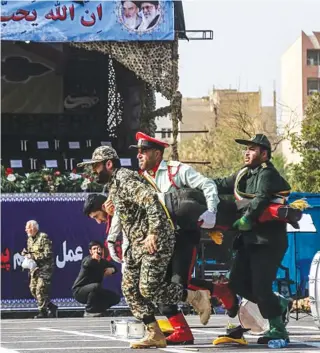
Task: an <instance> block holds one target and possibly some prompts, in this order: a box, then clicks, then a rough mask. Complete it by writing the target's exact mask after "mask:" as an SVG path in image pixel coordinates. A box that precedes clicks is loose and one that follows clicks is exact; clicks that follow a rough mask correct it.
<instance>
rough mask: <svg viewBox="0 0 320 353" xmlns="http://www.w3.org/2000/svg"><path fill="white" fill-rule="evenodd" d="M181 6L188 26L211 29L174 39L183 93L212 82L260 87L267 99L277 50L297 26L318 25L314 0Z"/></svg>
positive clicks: (193, 1) (274, 80)
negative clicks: (199, 37)
mask: <svg viewBox="0 0 320 353" xmlns="http://www.w3.org/2000/svg"><path fill="white" fill-rule="evenodd" d="M183 6H184V15H185V21H186V28H187V29H188V30H196V29H197V30H200V29H204V30H205V29H206V30H209V29H210V30H213V32H214V39H213V40H211V41H189V42H187V41H182V40H180V41H179V53H180V67H179V75H180V91H181V93H182V95H183V96H184V97H202V96H205V95H207V94H208V91H209V90H211V88H212V87H213V86H215V88H217V89H219V88H220V89H222V88H230V87H231V88H236V89H241V90H243V91H257V90H259V87H260V88H261V91H262V103H263V105H272V95H273V89H274V87H275V88H276V91H277V94H278V98H279V99H280V87H281V82H280V59H281V55H282V54H283V53H284V52H285V51H286V49H288V48H289V47H290V46H291V44H293V43H294V42H295V40H296V39H297V38H298V37H299V35H300V34H301V31H302V30H303V31H304V32H305V33H306V34H312V31H320V0H251V1H250V0H184V1H183ZM159 103H160V104H161V102H159ZM161 105H162V104H161Z"/></svg>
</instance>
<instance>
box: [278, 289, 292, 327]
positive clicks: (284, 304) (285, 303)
mask: <svg viewBox="0 0 320 353" xmlns="http://www.w3.org/2000/svg"><path fill="white" fill-rule="evenodd" d="M279 301H280V306H281V309H282V321H283V323H284V324H285V325H286V326H287V324H288V322H289V319H290V311H291V309H292V300H290V299H287V298H285V297H283V296H282V295H279Z"/></svg>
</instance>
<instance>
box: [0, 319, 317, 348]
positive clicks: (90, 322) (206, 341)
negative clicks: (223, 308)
mask: <svg viewBox="0 0 320 353" xmlns="http://www.w3.org/2000/svg"><path fill="white" fill-rule="evenodd" d="M115 319H116V320H119V319H120V318H119V317H117V318H115ZM124 319H128V318H124ZM111 320H112V318H110V317H105V318H61V319H42V320H35V319H4V320H1V347H2V348H0V352H1V353H15V352H21V353H27V352H39V353H50V352H53V353H54V352H60V351H61V352H63V353H74V352H81V353H93V352H94V353H120V352H123V353H129V352H132V350H130V349H129V340H126V339H118V338H117V337H114V336H113V335H112V334H111V331H110V321H111ZM187 320H188V322H189V324H190V325H191V327H192V331H193V334H194V336H195V344H194V345H193V346H183V347H182V346H179V347H167V348H164V349H152V352H160V351H164V352H173V353H187V352H189V353H190V352H200V353H208V352H213V351H215V350H219V351H220V350H221V351H224V352H232V351H237V350H241V352H242V353H247V352H250V353H255V352H259V353H263V352H266V351H269V352H270V349H269V348H268V347H267V346H264V345H257V344H256V343H255V342H256V340H257V336H254V335H251V334H248V335H246V338H247V340H248V341H249V345H247V346H239V345H233V346H230V345H228V346H227V345H224V346H221V345H219V346H213V345H212V340H213V339H214V338H216V337H217V336H218V335H220V334H222V333H224V332H225V326H226V324H227V322H228V318H227V317H226V316H224V315H213V316H212V317H211V319H210V322H209V324H208V326H201V324H200V322H199V318H198V316H187ZM232 322H234V323H238V321H237V320H232ZM287 328H288V330H289V332H290V338H291V342H292V343H290V344H289V346H288V347H287V348H284V349H281V352H292V353H298V352H299V353H302V352H303V353H309V352H317V351H320V329H318V328H317V327H316V326H315V323H314V321H313V319H312V317H306V318H303V319H301V320H299V321H295V320H294V319H291V321H290V323H289V325H288V327H287ZM135 351H136V352H142V351H143V352H145V351H146V350H135ZM278 351H279V350H276V349H273V352H278Z"/></svg>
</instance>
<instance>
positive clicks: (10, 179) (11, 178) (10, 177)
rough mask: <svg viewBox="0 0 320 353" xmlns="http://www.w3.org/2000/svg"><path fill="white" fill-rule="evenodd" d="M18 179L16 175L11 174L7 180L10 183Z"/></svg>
mask: <svg viewBox="0 0 320 353" xmlns="http://www.w3.org/2000/svg"><path fill="white" fill-rule="evenodd" d="M16 179H17V178H16V177H15V175H14V174H9V175H8V176H7V180H8V181H15V180H16Z"/></svg>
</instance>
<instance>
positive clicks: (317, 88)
mask: <svg viewBox="0 0 320 353" xmlns="http://www.w3.org/2000/svg"><path fill="white" fill-rule="evenodd" d="M307 89H308V95H310V94H312V93H315V92H320V78H308V83H307Z"/></svg>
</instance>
